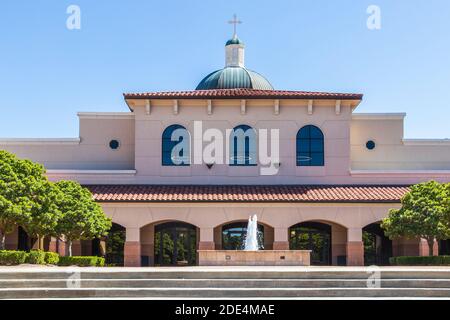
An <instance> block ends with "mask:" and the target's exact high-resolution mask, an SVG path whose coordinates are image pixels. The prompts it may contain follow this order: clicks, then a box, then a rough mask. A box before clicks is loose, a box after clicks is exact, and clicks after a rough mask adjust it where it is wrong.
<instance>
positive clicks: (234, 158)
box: [230, 124, 256, 166]
mask: <svg viewBox="0 0 450 320" xmlns="http://www.w3.org/2000/svg"><path fill="white" fill-rule="evenodd" d="M230 165H231V166H256V133H255V130H253V128H252V127H250V126H247V125H245V124H243V125H240V126H237V127H235V128H234V129H233V131H232V132H231V136H230Z"/></svg>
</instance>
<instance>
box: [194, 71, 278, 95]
mask: <svg viewBox="0 0 450 320" xmlns="http://www.w3.org/2000/svg"><path fill="white" fill-rule="evenodd" d="M242 88H246V89H258V90H273V87H272V85H271V84H270V82H269V81H268V80H267V79H266V78H264V77H263V76H262V75H260V74H259V73H257V72H255V71H251V70H248V69H246V68H243V67H225V68H223V69H220V70H217V71H214V72H212V73H210V74H209V75H207V76H206V77H205V78H204V79H203V80H202V81H201V82H200V83H199V84H198V86H197V88H196V89H195V90H212V89H242Z"/></svg>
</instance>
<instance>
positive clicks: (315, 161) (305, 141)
mask: <svg viewBox="0 0 450 320" xmlns="http://www.w3.org/2000/svg"><path fill="white" fill-rule="evenodd" d="M324 158H325V156H324V144H323V133H322V130H320V129H319V128H317V127H316V126H313V125H307V126H304V127H303V128H301V129H300V130H299V131H298V132H297V166H309V167H313V166H323V165H324V162H325V161H324Z"/></svg>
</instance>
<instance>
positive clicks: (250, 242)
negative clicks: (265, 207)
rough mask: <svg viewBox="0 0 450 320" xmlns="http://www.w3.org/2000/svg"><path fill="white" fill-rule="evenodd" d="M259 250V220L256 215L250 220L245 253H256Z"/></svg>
mask: <svg viewBox="0 0 450 320" xmlns="http://www.w3.org/2000/svg"><path fill="white" fill-rule="evenodd" d="M258 249H259V245H258V219H257V217H256V214H255V215H254V216H253V218H252V217H249V218H248V225H247V235H246V237H245V245H244V250H245V251H256V250H258Z"/></svg>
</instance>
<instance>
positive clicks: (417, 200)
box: [381, 181, 450, 256]
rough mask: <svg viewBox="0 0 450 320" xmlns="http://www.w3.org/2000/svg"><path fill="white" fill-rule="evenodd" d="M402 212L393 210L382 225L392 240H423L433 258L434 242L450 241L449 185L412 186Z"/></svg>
mask: <svg viewBox="0 0 450 320" xmlns="http://www.w3.org/2000/svg"><path fill="white" fill-rule="evenodd" d="M401 203H402V207H401V208H400V209H391V210H390V211H389V216H388V217H387V218H385V219H384V220H383V222H382V225H381V226H382V227H383V228H384V229H385V231H386V235H387V236H388V237H389V238H391V239H394V238H398V237H406V238H410V239H411V238H423V239H425V240H426V241H427V243H428V248H429V255H430V256H432V255H433V244H434V240H435V239H436V240H445V239H450V205H449V204H450V186H449V185H448V184H447V185H445V184H440V183H438V182H436V181H429V182H424V183H419V184H416V185H414V186H412V187H411V189H410V191H409V192H408V193H407V194H406V195H405V196H404V197H403V198H402V200H401Z"/></svg>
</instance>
